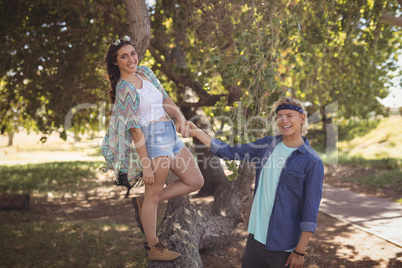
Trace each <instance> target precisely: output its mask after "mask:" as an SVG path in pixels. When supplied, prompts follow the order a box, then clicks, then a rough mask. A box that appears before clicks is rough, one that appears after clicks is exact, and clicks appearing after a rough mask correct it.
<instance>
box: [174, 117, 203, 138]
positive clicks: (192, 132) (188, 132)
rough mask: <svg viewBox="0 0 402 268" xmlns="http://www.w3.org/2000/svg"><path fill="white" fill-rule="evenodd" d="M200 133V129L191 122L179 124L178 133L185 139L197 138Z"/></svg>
mask: <svg viewBox="0 0 402 268" xmlns="http://www.w3.org/2000/svg"><path fill="white" fill-rule="evenodd" d="M198 131H200V129H199V128H198V127H197V126H196V125H195V124H194V123H193V122H191V121H180V122H178V123H177V132H179V133H180V134H181V135H182V136H183V138H188V137H196V136H197V132H198Z"/></svg>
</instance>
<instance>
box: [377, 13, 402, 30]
mask: <svg viewBox="0 0 402 268" xmlns="http://www.w3.org/2000/svg"><path fill="white" fill-rule="evenodd" d="M380 22H382V23H386V24H389V25H393V26H398V27H402V17H395V16H393V15H391V14H382V15H381V17H380Z"/></svg>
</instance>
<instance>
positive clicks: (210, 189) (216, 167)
mask: <svg viewBox="0 0 402 268" xmlns="http://www.w3.org/2000/svg"><path fill="white" fill-rule="evenodd" d="M187 115H188V116H189V114H188V113H187ZM190 120H191V121H193V122H194V124H196V125H197V127H198V128H200V129H202V130H204V131H205V132H206V133H208V134H209V135H211V136H212V135H213V133H212V129H211V126H210V124H209V121H208V119H207V117H206V116H205V114H204V112H203V111H202V110H200V109H197V110H196V115H194V114H192V116H191V119H190ZM193 142H194V146H195V155H196V157H197V164H198V167H199V168H200V170H201V173H202V176H203V177H204V186H203V187H202V188H201V190H200V191H199V192H198V195H197V196H198V197H201V196H211V195H214V194H215V191H216V189H218V188H219V186H220V185H226V184H227V182H228V180H227V178H226V175H225V173H224V171H223V168H222V165H221V162H220V159H219V158H218V157H217V156H215V155H213V154H212V153H211V152H210V151H209V149H208V148H207V147H206V146H205V145H203V144H202V143H201V142H200V141H199V140H198V139H196V138H193Z"/></svg>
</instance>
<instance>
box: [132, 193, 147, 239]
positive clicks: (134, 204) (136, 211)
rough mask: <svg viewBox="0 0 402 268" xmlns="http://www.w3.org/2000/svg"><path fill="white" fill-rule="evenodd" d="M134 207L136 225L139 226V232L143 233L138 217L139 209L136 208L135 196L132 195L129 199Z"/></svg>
mask: <svg viewBox="0 0 402 268" xmlns="http://www.w3.org/2000/svg"><path fill="white" fill-rule="evenodd" d="M131 201H132V203H133V206H134V209H135V221H136V222H137V225H138V227H139V228H140V230H141V232H142V233H144V228H143V227H142V223H141V219H140V213H139V212H140V210H139V209H138V203H137V198H135V197H133V198H132V199H131Z"/></svg>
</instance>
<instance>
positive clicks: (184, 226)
mask: <svg viewBox="0 0 402 268" xmlns="http://www.w3.org/2000/svg"><path fill="white" fill-rule="evenodd" d="M253 178H254V168H253V167H252V166H251V165H250V164H249V163H244V164H242V165H241V166H240V168H239V177H238V179H237V180H236V181H234V182H228V183H227V184H226V185H225V186H221V187H219V189H218V190H217V191H216V194H215V201H214V203H213V207H212V211H208V210H203V209H200V208H198V207H197V206H196V205H194V203H192V202H191V200H190V198H189V196H188V195H187V196H182V197H176V198H173V199H170V200H169V202H168V206H167V208H166V211H165V213H164V216H163V218H162V221H161V223H160V225H159V228H158V237H159V238H160V240H161V241H162V242H163V243H164V244H165V245H166V246H167V247H168V248H169V249H171V250H174V251H177V252H180V253H181V254H182V256H181V257H180V258H179V259H177V260H176V261H174V262H172V263H162V262H152V263H150V265H149V267H151V268H188V267H194V268H197V267H203V264H202V261H201V257H200V253H199V251H202V250H206V249H211V248H216V247H222V246H225V245H227V244H229V242H230V237H231V233H232V231H233V229H234V228H235V227H236V226H237V225H238V223H239V222H241V221H242V216H241V213H240V211H239V208H240V204H241V202H242V200H244V199H245V198H247V197H249V196H250V194H251V193H250V190H251V184H252V182H253ZM176 179H178V178H177V177H176V176H175V175H174V174H173V173H171V172H170V173H169V177H168V183H171V182H172V181H174V180H176Z"/></svg>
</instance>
